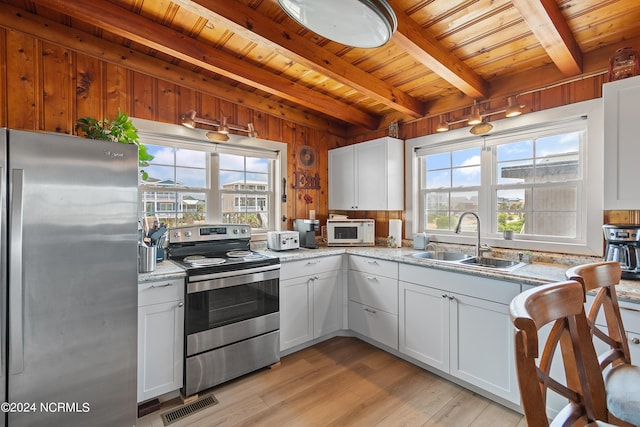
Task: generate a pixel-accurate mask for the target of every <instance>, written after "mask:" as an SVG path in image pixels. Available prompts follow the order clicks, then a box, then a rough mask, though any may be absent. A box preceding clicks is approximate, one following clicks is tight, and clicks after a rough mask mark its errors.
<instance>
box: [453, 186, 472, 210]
mask: <svg viewBox="0 0 640 427" xmlns="http://www.w3.org/2000/svg"><path fill="white" fill-rule="evenodd" d="M451 210H453V211H459V212H464V211H474V212H476V211H477V210H478V192H477V191H468V192H464V193H462V192H455V193H454V192H452V193H451Z"/></svg>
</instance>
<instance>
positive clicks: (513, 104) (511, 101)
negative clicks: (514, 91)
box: [504, 96, 522, 117]
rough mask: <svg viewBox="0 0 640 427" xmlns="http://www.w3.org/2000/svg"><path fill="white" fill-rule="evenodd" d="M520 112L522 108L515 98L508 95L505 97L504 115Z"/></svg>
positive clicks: (510, 115)
mask: <svg viewBox="0 0 640 427" xmlns="http://www.w3.org/2000/svg"><path fill="white" fill-rule="evenodd" d="M520 114H522V108H521V107H520V105H518V104H517V99H516V97H515V96H510V97H508V98H507V109H506V110H505V112H504V115H505V116H506V117H515V116H519V115H520Z"/></svg>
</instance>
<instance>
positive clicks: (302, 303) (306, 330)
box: [280, 277, 313, 351]
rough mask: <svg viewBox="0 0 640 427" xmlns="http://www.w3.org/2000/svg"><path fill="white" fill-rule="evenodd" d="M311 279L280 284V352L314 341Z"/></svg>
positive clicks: (300, 279)
mask: <svg viewBox="0 0 640 427" xmlns="http://www.w3.org/2000/svg"><path fill="white" fill-rule="evenodd" d="M312 281H313V279H311V278H309V277H299V278H296V279H289V280H282V281H281V282H280V350H281V351H282V350H286V349H288V348H291V347H294V346H296V345H298V344H302V343H305V342H307V341H310V340H312V339H313V311H312V307H313V306H312V304H313V301H312V298H313V294H312V293H311V290H312V286H311V283H312Z"/></svg>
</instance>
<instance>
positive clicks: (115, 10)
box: [38, 0, 379, 129]
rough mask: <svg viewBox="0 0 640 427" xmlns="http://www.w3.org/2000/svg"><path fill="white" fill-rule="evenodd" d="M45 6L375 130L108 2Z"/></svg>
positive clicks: (370, 119)
mask: <svg viewBox="0 0 640 427" xmlns="http://www.w3.org/2000/svg"><path fill="white" fill-rule="evenodd" d="M38 5H42V6H46V7H49V8H51V9H54V10H57V11H58V12H61V13H64V14H66V15H69V16H70V17H72V18H74V19H78V20H81V21H84V22H87V23H89V24H91V25H95V26H96V27H98V28H103V29H105V30H107V31H110V32H112V33H114V34H117V35H120V36H122V37H125V38H128V39H130V40H132V41H135V42H137V43H140V44H142V45H144V46H147V47H150V48H152V49H156V50H159V51H161V52H163V53H165V54H167V55H171V56H173V57H175V58H178V59H180V60H183V61H186V62H188V63H190V64H194V65H196V66H198V67H202V68H204V69H206V70H209V71H212V72H214V73H217V74H220V75H222V76H225V77H228V78H230V79H233V80H236V81H239V82H241V83H244V84H247V85H249V86H252V87H255V88H258V89H261V90H263V91H265V92H268V93H271V94H273V95H276V96H279V97H281V98H283V99H287V100H289V101H291V102H295V103H297V104H299V105H302V106H304V107H306V108H309V109H312V110H314V111H318V112H320V113H324V114H327V115H329V116H332V117H335V118H336V119H339V120H342V121H344V122H346V123H351V124H356V125H361V126H364V127H365V128H367V129H376V128H377V126H378V123H379V119H378V118H377V117H375V116H372V115H370V114H368V113H365V112H364V111H362V110H359V109H357V108H355V107H352V106H349V105H346V104H344V103H343V102H340V101H338V100H336V99H334V98H333V97H331V96H328V95H324V94H320V93H318V92H316V91H314V90H312V89H309V88H307V87H304V86H301V85H299V84H297V83H294V82H292V81H290V80H288V79H286V78H285V77H281V76H278V75H276V74H273V73H271V72H270V71H269V70H266V69H263V68H259V67H256V66H252V65H250V64H248V63H247V62H246V61H243V60H242V59H239V58H236V57H235V56H233V55H231V54H228V53H225V52H223V51H221V50H218V49H215V48H213V47H211V46H210V45H208V44H206V43H203V42H200V41H198V40H195V39H192V38H190V37H189V36H188V35H186V34H183V33H180V32H178V31H175V30H173V29H171V28H169V27H165V26H163V25H161V24H158V23H155V22H153V21H151V20H150V19H147V18H145V17H143V16H140V15H137V14H135V13H132V12H129V11H128V10H126V9H124V8H122V7H120V6H117V5H115V4H112V3H109V2H95V1H91V0H74V1H72V2H69V1H65V0H42V1H40V0H39V1H38Z"/></svg>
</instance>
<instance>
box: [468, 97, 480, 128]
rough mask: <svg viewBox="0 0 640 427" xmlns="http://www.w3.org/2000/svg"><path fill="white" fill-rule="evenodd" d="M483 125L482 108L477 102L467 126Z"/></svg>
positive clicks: (474, 104) (472, 108)
mask: <svg viewBox="0 0 640 427" xmlns="http://www.w3.org/2000/svg"><path fill="white" fill-rule="evenodd" d="M480 123H482V116H481V115H480V107H479V106H478V104H476V103H475V102H474V103H473V107H471V115H470V116H469V119H468V120H467V124H469V125H477V124H480Z"/></svg>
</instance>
